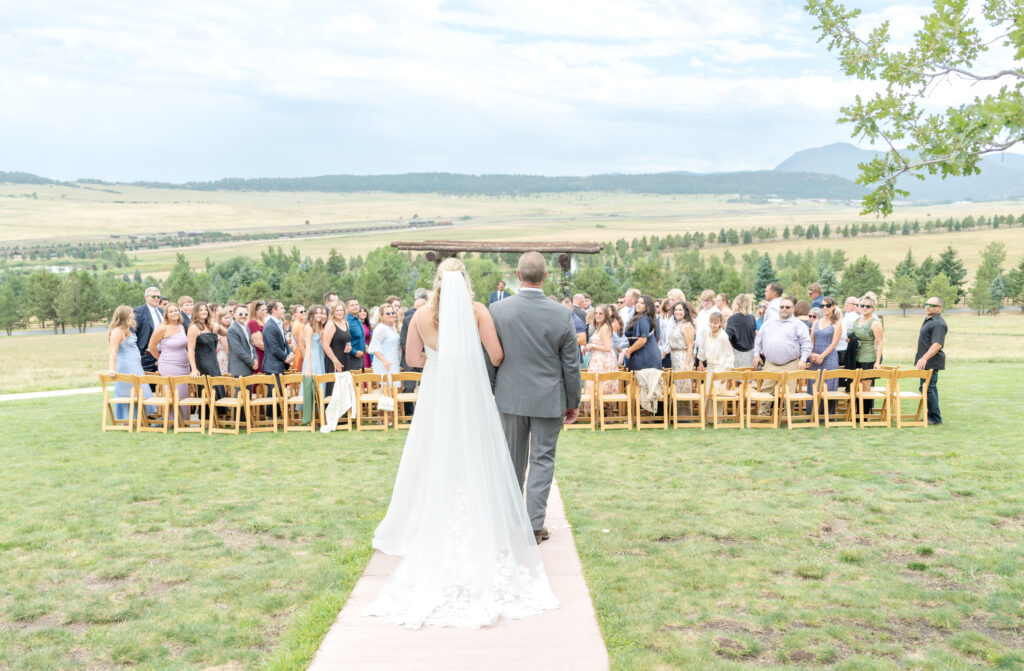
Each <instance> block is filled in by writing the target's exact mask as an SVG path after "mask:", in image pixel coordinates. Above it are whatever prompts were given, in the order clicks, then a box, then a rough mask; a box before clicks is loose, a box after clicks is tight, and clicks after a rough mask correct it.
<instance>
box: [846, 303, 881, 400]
mask: <svg viewBox="0 0 1024 671" xmlns="http://www.w3.org/2000/svg"><path fill="white" fill-rule="evenodd" d="M857 307H858V308H860V319H858V320H857V321H856V322H855V323H854V324H853V329H852V333H853V335H855V336H857V343H858V344H857V357H856V362H857V368H859V369H861V370H873V369H876V368H881V366H882V335H883V334H882V322H881V321H879V319H878V317H876V316H875V299H874V298H872V297H871V296H861V297H860V298H859V299H858V302H857ZM871 382H872V380H871V379H870V378H869V379H866V380H863V381H862V382H861V388H862V389H863V390H864V391H868V390H869V389H871ZM874 405H875V403H874V401H872V400H871V399H865V401H864V412H865V413H870V412H871V410H872V408H873V407H874Z"/></svg>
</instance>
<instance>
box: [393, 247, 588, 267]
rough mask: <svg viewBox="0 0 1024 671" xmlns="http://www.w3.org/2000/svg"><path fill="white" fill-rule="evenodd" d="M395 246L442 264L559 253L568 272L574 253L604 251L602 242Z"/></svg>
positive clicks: (559, 257) (560, 261)
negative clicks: (467, 255) (480, 255)
mask: <svg viewBox="0 0 1024 671" xmlns="http://www.w3.org/2000/svg"><path fill="white" fill-rule="evenodd" d="M391 246H392V247H394V248H395V249H400V250H403V251H409V252H425V256H426V257H427V260H428V261H433V262H434V263H437V264H439V263H441V261H443V260H444V259H447V258H449V257H453V256H458V255H459V254H461V253H464V252H486V253H495V254H522V253H524V252H540V253H541V254H558V265H559V266H561V267H562V270H565V271H568V270H569V268H570V267H571V264H572V255H573V254H597V253H598V252H600V251H601V250H602V249H604V244H602V243H600V242H500V241H496V242H476V241H463V240H422V241H419V242H392V243H391Z"/></svg>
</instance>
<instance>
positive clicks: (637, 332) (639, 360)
mask: <svg viewBox="0 0 1024 671" xmlns="http://www.w3.org/2000/svg"><path fill="white" fill-rule="evenodd" d="M653 331H654V329H653V328H651V318H650V317H641V318H639V319H637V320H636V323H635V324H633V326H631V327H628V328H627V329H626V337H627V338H629V343H630V347H632V346H633V343H634V342H636V341H637V340H639V339H640V338H646V339H647V341H646V342H645V343H644V346H643V347H641V348H640V349H639V350H637V351H636V352H633V353H632V354H630V355H629V358H628V359H626V368H628V369H629V370H643V369H645V368H657V369H658V370H661V350H659V349H658V342H657V341H656V340H655V339H654V338H653V337H652V336H651V333H653Z"/></svg>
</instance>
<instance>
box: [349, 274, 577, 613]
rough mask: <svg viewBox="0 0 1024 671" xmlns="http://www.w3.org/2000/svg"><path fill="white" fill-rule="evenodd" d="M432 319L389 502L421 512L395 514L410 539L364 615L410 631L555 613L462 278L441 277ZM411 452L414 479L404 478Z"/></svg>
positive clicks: (389, 514) (451, 275)
mask: <svg viewBox="0 0 1024 671" xmlns="http://www.w3.org/2000/svg"><path fill="white" fill-rule="evenodd" d="M439 317H440V318H439V329H438V352H437V360H436V362H435V363H436V365H434V366H430V364H431V363H432V362H430V361H428V362H427V367H426V368H425V369H424V379H423V383H422V385H421V388H420V394H421V399H420V402H419V403H418V404H417V407H416V413H415V415H414V419H413V428H412V429H411V430H410V434H409V437H408V439H407V443H406V448H405V449H406V453H405V454H404V455H403V464H402V466H401V467H400V469H399V476H398V478H397V479H396V483H395V493H394V495H393V499H392V509H394V508H395V500H396V499H397V498H398V497H399V496H400V495H404V494H402V493H400V492H399V488H400V487H403V488H408V489H409V490H417V491H418V492H419V493H418V494H417V495H416V496H415V498H416V499H417V501H416V502H415V505H418V506H419V510H414V505H408V504H407V506H406V507H407V509H408V511H407V512H405V513H401V514H400V515H399V516H400V517H402V518H404V521H406V522H410V524H411V525H412V526H413V527H414V535H413V536H412V537H411V538H410V542H409V543H408V546H407V547H403V548H402V552H401V554H402V555H403V557H404V560H403V562H402V563H401V565H399V567H398V569H396V571H395V573H394V574H392V577H391V578H390V579H389V581H388V582H387V584H386V585H385V586H384V588H383V589H382V590H381V593H380V595H379V596H378V598H377V600H376V601H375V602H374V603H373V604H371V606H370V608H369V610H368V613H369V614H373V615H378V616H380V617H382V618H384V619H386V620H388V621H392V622H395V623H398V624H404V625H405V626H409V627H414V628H415V627H419V626H421V625H422V624H435V625H440V626H463V627H478V626H481V625H486V624H490V623H493V622H494V621H495V620H496V619H497V618H498V617H499V616H503V617H508V618H517V617H526V616H528V615H533V614H536V613H538V612H540V611H542V610H547V609H549V608H554V607H556V606H557V604H558V602H557V600H556V599H555V597H554V595H553V594H552V593H551V590H550V587H549V586H548V582H547V577H546V576H545V574H544V567H543V564H542V562H541V558H540V553H539V552H538V550H537V546H536V541H535V540H534V537H533V530H532V528H531V526H530V521H529V518H528V517H527V514H526V506H525V504H524V502H523V495H522V492H521V491H520V490H519V487H518V484H517V482H516V478H515V473H514V470H513V467H512V460H511V458H510V456H509V452H508V447H507V445H506V443H505V436H504V433H503V432H502V428H501V419H500V417H499V415H498V409H497V406H496V405H495V402H494V396H493V395H492V393H491V388H490V382H489V380H488V376H487V369H486V366H485V364H484V358H483V357H484V353H483V349H482V348H481V345H480V334H479V331H478V329H477V325H476V318H475V316H474V314H473V303H472V300H471V298H470V296H469V290H468V287H467V285H466V281H465V279H464V278H463V275H462V273H460V272H457V271H450V272H445V273H444V275H443V277H442V281H441V297H440V305H439ZM428 376H432V379H428ZM424 393H426V394H430V395H432V398H430V399H426V398H424V397H423V394H424ZM420 441H427V442H426V443H425V444H420ZM413 450H420V452H419V454H420V456H418V457H417V458H416V462H415V463H416V464H417V465H416V467H415V470H416V471H417V472H416V473H403V472H402V471H403V469H406V464H405V463H404V462H405V460H406V457H407V455H411V454H413V452H412V451H413ZM406 470H412V469H411V468H410V469H406ZM422 470H425V473H423V472H420V471H422ZM424 475H425V476H426V477H425V479H423V476H424ZM403 478H404V481H403ZM414 481H418V484H413V482H414ZM411 503H413V502H410V504H411ZM394 512H395V513H398V511H397V510H396V511H394ZM392 515H393V510H389V512H388V517H389V518H391V517H392ZM387 521H388V520H387V519H386V522H387ZM402 522H403V519H398V520H392V521H391V524H392V526H399V525H400V524H401V523H402ZM383 526H384V524H382V527H383ZM403 545H404V543H403Z"/></svg>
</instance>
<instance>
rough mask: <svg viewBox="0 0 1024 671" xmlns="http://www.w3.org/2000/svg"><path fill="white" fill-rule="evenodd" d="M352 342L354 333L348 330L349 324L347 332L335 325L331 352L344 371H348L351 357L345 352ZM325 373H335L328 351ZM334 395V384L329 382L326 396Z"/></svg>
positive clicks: (325, 357)
mask: <svg viewBox="0 0 1024 671" xmlns="http://www.w3.org/2000/svg"><path fill="white" fill-rule="evenodd" d="M350 342H352V333H351V332H350V331H349V330H348V324H347V323H346V324H345V330H344V331H342V330H341V329H340V328H338V325H337V323H335V324H334V335H333V336H331V342H330V343H328V346H329V347H330V349H331V352H332V353H333V354H334V358H336V359H337V360H338V361H339V363H341V369H342V370H348V363H349V356H348V354H347V353H346V352H345V346H346V345H348V344H349V343H350ZM324 372H326V373H333V372H334V362H333V361H331V359H330V357H328V356H327V350H326V349H325V350H324ZM333 393H334V383H333V382H328V383H327V384H326V385H325V389H324V394H326V395H327V396H330V395H331V394H333Z"/></svg>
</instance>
